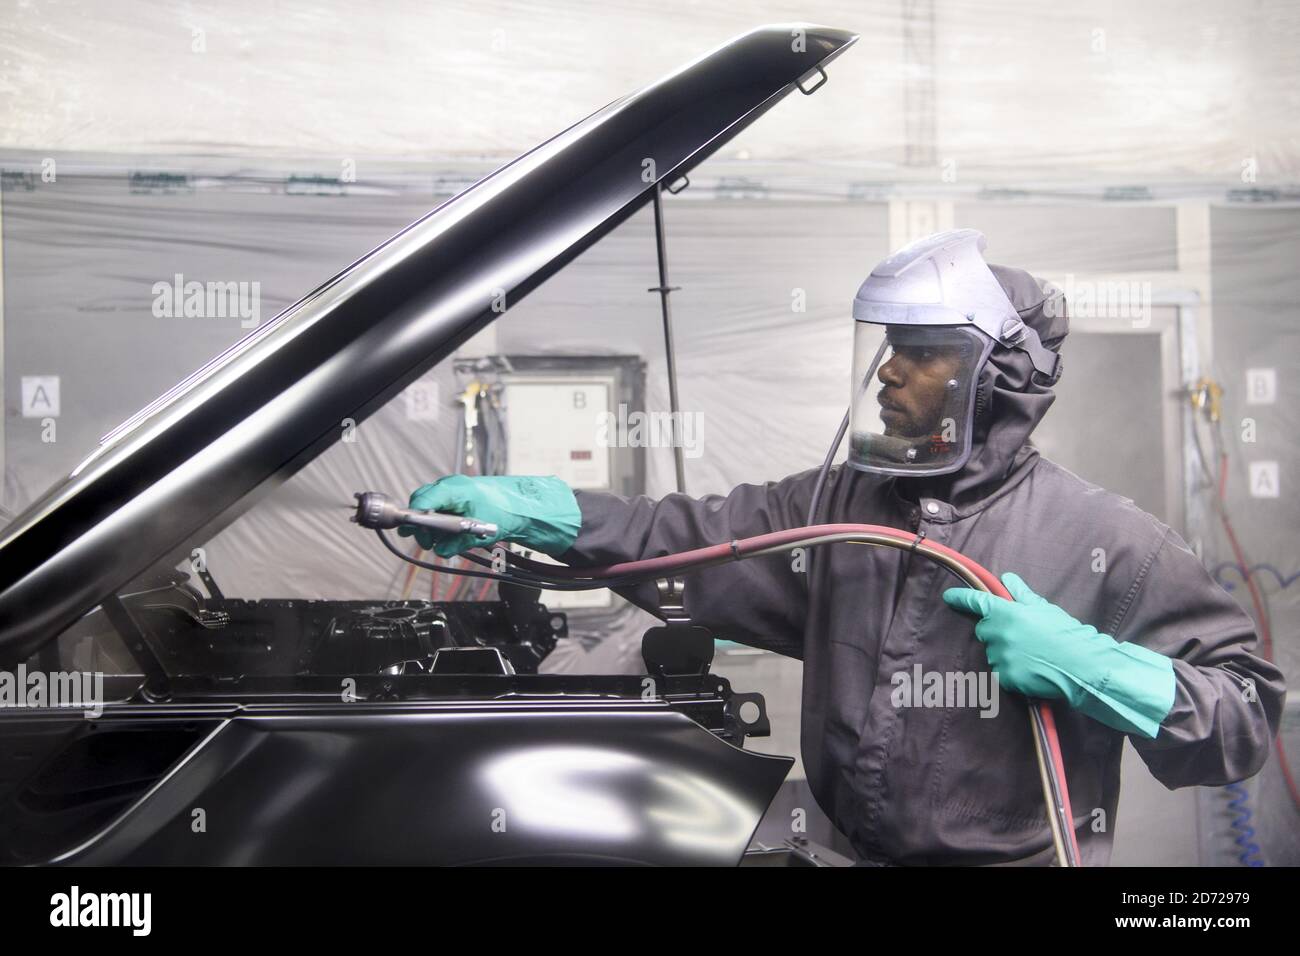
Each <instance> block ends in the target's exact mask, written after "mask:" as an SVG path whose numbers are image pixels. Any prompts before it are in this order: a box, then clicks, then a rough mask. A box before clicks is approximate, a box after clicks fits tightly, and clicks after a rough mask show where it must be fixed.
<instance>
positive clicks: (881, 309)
mask: <svg viewBox="0 0 1300 956" xmlns="http://www.w3.org/2000/svg"><path fill="white" fill-rule="evenodd" d="M985 245H986V243H985V240H984V233H982V232H980V231H979V230H977V229H952V230H949V231H947V232H938V233H935V234H934V235H932V236H926V237H925V238H924V239H918V240H917V241H916V242H913V243H911V244H910V245H907V246H904V247H903V248H902V249H899V250H898V251H897V252H895V253H894V254H893V255H891V256H889V258H887V259H885V260H884V261H882V262H881V263H880V264H879V265H878V266H876V268H874V269H873V270H871V275H869V276H867V278H866V281H865V282H863V283H862V285H861V287H860V288H859V289H858V294H857V295H856V296H855V297H854V299H853V317H854V318H855V319H857V320H858V321H859V322H873V323H877V324H881V325H913V326H915V325H966V326H973V327H974V328H977V329H979V330H980V331H981V332H983V333H984V334H985V335H987V336H988V337H989V338H991V339H993V340H994V341H995V342H997V343H998V344H1000V345H1003V346H1005V347H1006V348H1020V349H1024V350H1025V351H1026V352H1027V353H1029V355H1030V357H1031V358H1032V359H1033V362H1034V366H1035V368H1036V369H1038V371H1039V372H1040V373H1042V374H1043V375H1045V376H1049V377H1054V374H1055V372H1056V369H1057V368H1058V364H1057V361H1056V356H1055V354H1054V353H1052V352H1051V351H1049V350H1048V349H1046V348H1044V347H1043V346H1042V344H1041V343H1040V342H1039V341H1038V336H1037V335H1036V334H1035V333H1034V332H1033V330H1032V329H1030V328H1029V327H1028V326H1026V325H1025V324H1024V322H1023V321H1021V319H1020V316H1019V315H1018V314H1017V312H1016V308H1015V306H1014V305H1012V304H1011V300H1010V299H1008V298H1007V294H1006V292H1005V291H1004V290H1003V288H1002V284H1001V283H999V282H998V280H997V277H996V276H994V275H993V271H992V270H991V269H990V268H989V266H988V263H987V262H985V261H984V247H985Z"/></svg>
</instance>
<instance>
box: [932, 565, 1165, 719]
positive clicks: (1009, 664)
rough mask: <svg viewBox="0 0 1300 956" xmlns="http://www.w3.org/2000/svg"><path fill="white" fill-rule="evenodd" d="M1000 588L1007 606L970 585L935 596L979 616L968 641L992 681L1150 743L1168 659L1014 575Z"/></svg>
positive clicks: (1005, 578)
mask: <svg viewBox="0 0 1300 956" xmlns="http://www.w3.org/2000/svg"><path fill="white" fill-rule="evenodd" d="M1002 583H1003V584H1005V585H1006V586H1007V590H1008V591H1010V592H1011V596H1012V597H1013V598H1015V600H1014V601H1008V600H1006V599H1005V598H1000V597H998V596H997V595H994V594H988V593H986V592H984V591H976V590H974V589H973V588H949V589H948V590H947V591H944V592H943V599H944V602H945V603H946V604H947V605H948V606H949V607H951V608H955V609H956V610H958V611H965V612H967V613H970V614H977V615H979V617H980V620H979V623H977V624H976V625H975V636H976V637H978V638H979V639H980V640H981V641H983V642H984V647H985V650H986V651H987V652H988V658H989V665H990V666H991V667H992V668H993V670H994V671H995V672H996V673H997V675H998V682H999V683H1001V684H1003V685H1005V686H1006V687H1008V688H1010V689H1011V690H1014V691H1019V692H1020V693H1022V694H1025V695H1027V696H1029V697H1042V698H1049V699H1052V698H1064V699H1065V700H1066V701H1068V702H1069V704H1070V706H1071V707H1074V708H1076V709H1077V710H1081V711H1083V713H1085V714H1087V715H1088V716H1089V717H1091V718H1093V719H1094V720H1097V721H1100V722H1101V723H1103V724H1105V725H1106V726H1107V727H1113V728H1114V729H1115V730H1122V731H1124V732H1125V733H1134V734H1141V735H1142V736H1143V737H1148V738H1153V739H1154V738H1155V736H1156V734H1157V733H1159V732H1160V723H1161V721H1163V720H1164V719H1165V717H1167V716H1168V714H1169V711H1170V709H1171V708H1172V707H1173V706H1174V686H1175V680H1174V665H1173V662H1172V661H1171V660H1170V659H1169V658H1168V657H1165V656H1164V655H1163V654H1157V653H1156V652H1155V651H1151V650H1148V649H1147V648H1145V647H1141V646H1139V645H1137V644H1130V643H1123V644H1122V643H1120V642H1119V641H1116V640H1115V639H1114V638H1113V637H1110V636H1109V635H1107V634H1102V633H1100V632H1099V631H1098V630H1097V629H1096V628H1095V627H1092V626H1091V625H1088V624H1081V623H1080V622H1078V621H1076V620H1075V619H1074V618H1072V617H1070V615H1069V614H1067V613H1066V612H1065V611H1063V610H1061V609H1060V608H1059V607H1057V606H1056V605H1055V604H1053V603H1052V602H1051V601H1048V600H1047V599H1046V598H1043V597H1040V596H1039V595H1037V594H1035V593H1034V592H1033V591H1032V590H1030V588H1029V585H1027V584H1026V583H1025V582H1024V581H1022V580H1021V579H1020V577H1019V576H1018V575H1015V574H1004V575H1002Z"/></svg>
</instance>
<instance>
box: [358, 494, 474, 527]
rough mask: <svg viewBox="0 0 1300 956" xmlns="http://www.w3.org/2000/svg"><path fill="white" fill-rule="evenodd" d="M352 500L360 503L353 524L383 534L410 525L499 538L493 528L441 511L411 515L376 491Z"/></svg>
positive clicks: (408, 511)
mask: <svg viewBox="0 0 1300 956" xmlns="http://www.w3.org/2000/svg"><path fill="white" fill-rule="evenodd" d="M353 497H354V498H356V499H357V512H356V514H354V515H353V516H352V519H351V520H353V521H355V522H356V523H357V524H359V525H361V527H363V528H374V529H376V530H382V529H385V528H396V527H398V526H399V525H404V524H409V525H414V526H416V527H418V528H428V529H429V530H430V531H436V532H438V533H439V534H472V535H474V536H475V537H478V538H492V537H495V536H496V534H497V526H496V525H494V524H489V523H487V522H485V521H475V520H474V519H473V518H464V517H461V516H460V515H448V514H442V513H441V512H438V511H412V510H411V509H410V508H403V507H401V506H400V505H398V504H397V503H396V502H394V501H393V499H392V498H390V497H388V495H381V494H380V493H379V492H377V491H365V492H362V491H358V492H357V493H356V494H355V495H353Z"/></svg>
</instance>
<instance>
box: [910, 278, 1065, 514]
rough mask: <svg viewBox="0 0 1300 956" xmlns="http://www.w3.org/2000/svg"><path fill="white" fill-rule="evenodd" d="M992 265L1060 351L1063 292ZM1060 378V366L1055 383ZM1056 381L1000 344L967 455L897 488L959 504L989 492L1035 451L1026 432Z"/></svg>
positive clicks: (1028, 318)
mask: <svg viewBox="0 0 1300 956" xmlns="http://www.w3.org/2000/svg"><path fill="white" fill-rule="evenodd" d="M989 268H990V269H991V270H992V271H993V274H994V275H995V276H996V277H997V280H998V282H999V283H1000V284H1001V286H1002V288H1003V290H1004V291H1005V292H1006V294H1007V298H1009V299H1010V300H1011V304H1012V305H1013V306H1015V309H1016V312H1017V313H1018V314H1019V316H1020V319H1021V321H1023V322H1024V323H1025V324H1026V325H1027V326H1029V327H1030V328H1032V329H1033V330H1034V331H1035V332H1037V333H1038V337H1039V339H1040V340H1041V341H1042V343H1043V345H1045V346H1046V347H1047V348H1049V349H1051V350H1052V351H1053V352H1059V350H1060V347H1061V343H1062V342H1063V341H1064V339H1065V336H1066V335H1067V334H1069V331H1070V320H1069V315H1068V311H1067V308H1066V302H1065V296H1064V294H1063V293H1062V292H1061V290H1060V289H1058V288H1057V287H1056V286H1054V285H1052V284H1051V283H1049V282H1044V281H1042V280H1039V279H1036V278H1034V277H1033V276H1032V275H1030V274H1029V273H1028V272H1025V271H1024V270H1023V269H1013V268H1010V267H1008V266H998V265H992V264H990V265H989ZM1061 365H1064V361H1062V363H1061ZM1059 377H1060V376H1059V367H1058V375H1057V380H1059ZM1054 384H1055V383H1054V382H1053V383H1048V382H1045V381H1044V380H1043V378H1042V376H1041V375H1039V376H1036V375H1035V374H1034V366H1033V362H1032V361H1031V359H1030V357H1029V356H1028V355H1027V354H1026V353H1025V352H1023V351H1021V350H1019V349H1009V348H1005V347H1003V346H1001V345H995V346H994V348H993V352H992V354H991V355H990V356H989V360H988V362H987V363H986V364H985V366H984V370H983V372H982V373H981V374H980V381H979V385H978V387H977V390H976V395H975V421H974V432H973V437H972V448H971V455H970V458H969V459H968V460H967V462H966V464H965V465H964V466H963V467H962V468H961V470H960V471H957V472H954V473H953V474H950V475H941V476H938V477H933V478H908V479H899V480H898V485H897V487H898V490H899V492H900V493H901V494H902V495H903V496H904V497H905V498H908V499H909V500H912V501H915V500H918V499H919V498H920V497H922V496H926V497H931V498H937V499H939V500H941V501H946V502H948V503H949V504H951V505H953V506H954V507H955V508H958V509H961V508H964V507H968V506H970V505H973V504H975V503H976V502H978V501H980V500H981V499H982V498H985V497H987V496H988V495H989V494H990V493H991V492H993V491H994V490H995V489H996V488H997V487H998V486H999V485H1001V484H1002V483H1003V482H1004V481H1006V480H1007V479H1008V478H1009V477H1010V476H1011V475H1012V473H1013V472H1014V471H1015V470H1016V469H1017V468H1018V467H1020V466H1022V465H1024V464H1027V463H1028V461H1029V460H1030V459H1031V458H1032V457H1034V456H1035V455H1037V454H1038V452H1037V451H1036V450H1035V449H1034V448H1033V446H1032V445H1030V444H1029V436H1030V434H1031V433H1032V432H1033V430H1034V429H1035V428H1036V427H1037V426H1038V423H1039V422H1040V421H1042V419H1043V416H1044V415H1046V414H1047V410H1048V409H1049V408H1051V407H1052V402H1054V401H1055V400H1056V393H1055V391H1054V390H1053V385H1054Z"/></svg>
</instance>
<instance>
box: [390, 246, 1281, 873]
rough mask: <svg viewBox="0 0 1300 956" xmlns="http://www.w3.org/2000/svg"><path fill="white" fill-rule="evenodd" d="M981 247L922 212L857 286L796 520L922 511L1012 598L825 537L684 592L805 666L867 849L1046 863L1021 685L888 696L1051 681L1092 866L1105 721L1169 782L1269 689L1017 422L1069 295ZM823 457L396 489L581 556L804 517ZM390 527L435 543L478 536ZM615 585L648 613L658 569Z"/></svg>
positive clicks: (634, 555) (1140, 515)
mask: <svg viewBox="0 0 1300 956" xmlns="http://www.w3.org/2000/svg"><path fill="white" fill-rule="evenodd" d="M983 247H984V240H983V236H982V235H980V234H979V233H977V232H974V231H973V230H956V231H953V232H948V233H940V234H938V235H936V236H931V237H929V238H927V239H924V240H921V241H919V242H917V243H913V244H912V245H911V246H908V247H906V248H905V249H903V250H900V251H899V252H898V253H895V254H894V255H893V256H891V257H889V258H888V259H886V260H885V261H884V262H882V263H881V264H880V265H879V266H877V268H876V269H875V270H873V272H872V274H871V276H870V277H868V279H867V280H866V282H864V283H863V286H862V288H861V289H860V290H859V293H858V296H857V298H856V299H855V302H854V318H855V320H856V327H857V336H856V340H855V360H854V383H855V387H854V399H853V406H852V409H851V413H852V424H851V429H850V450H849V456H848V461H847V463H846V465H847V466H846V467H837V468H834V469H832V470H831V472H830V474H829V477H828V479H827V481H826V483H825V485H824V487H823V490H822V494H821V500H820V503H819V507H818V509H817V514H816V517H815V523H821V522H845V523H859V524H876V525H886V526H891V527H895V528H900V529H906V530H909V531H913V532H917V533H922V532H923V533H924V534H925V536H926V539H927V540H928V541H931V542H938V543H941V544H943V545H946V546H948V547H950V548H953V549H955V550H957V551H959V552H961V553H962V554H965V555H966V556H968V557H970V558H972V559H973V560H975V561H977V562H978V563H979V564H981V565H983V566H984V567H986V568H989V569H991V570H993V571H995V572H1004V571H1006V572H1014V573H1007V574H1004V575H1003V582H1004V583H1005V584H1006V585H1007V587H1008V589H1009V590H1010V591H1011V593H1012V595H1013V597H1014V598H1015V599H1016V600H1015V601H1014V602H1008V601H1005V600H1003V599H1001V598H996V597H993V596H992V595H988V594H985V593H982V592H978V591H975V590H972V589H969V588H955V587H951V584H952V583H953V579H952V578H950V577H948V576H947V575H948V572H947V571H946V570H945V569H944V568H943V567H941V566H939V565H938V564H935V563H933V562H930V561H928V560H926V559H925V558H923V557H920V556H917V555H914V554H910V553H908V552H905V551H898V550H894V549H889V548H872V547H860V546H846V545H827V546H823V547H821V548H818V549H816V554H815V560H813V561H812V562H810V563H809V564H808V565H807V571H805V570H803V564H802V563H799V562H792V561H791V559H790V557H789V556H787V555H771V556H765V557H760V558H754V559H751V560H745V561H738V562H733V563H729V564H725V565H721V566H717V567H713V568H708V569H705V570H701V571H698V572H694V573H691V574H689V575H687V576H686V588H685V607H686V610H687V612H688V613H689V614H690V616H691V619H692V621H693V623H696V624H700V625H704V626H706V627H708V628H710V629H712V630H713V631H714V632H715V634H717V635H718V636H719V637H726V638H729V639H732V640H735V641H739V642H741V643H744V644H749V645H752V646H754V647H759V648H765V649H768V650H771V651H775V652H777V653H780V654H785V655H789V656H791V657H795V658H798V659H800V660H802V661H803V665H804V667H803V732H802V741H801V744H802V746H801V750H802V756H803V762H804V766H805V767H806V769H807V772H808V780H809V783H810V785H811V787H812V790H813V793H814V794H815V796H816V798H817V801H818V803H819V804H820V805H821V807H822V808H823V810H825V812H826V813H827V815H828V816H829V817H830V818H831V819H832V820H833V821H834V823H835V824H836V825H837V826H838V827H839V828H840V830H841V831H842V832H843V833H844V834H845V835H846V836H847V837H848V838H849V839H850V841H851V842H852V844H853V846H854V848H855V849H856V851H857V852H858V854H859V855H860V856H861V857H862V858H863V859H864V860H865V861H869V862H877V863H897V864H954V863H955V864H990V863H1010V862H1024V863H1049V862H1051V860H1052V858H1053V847H1052V841H1051V836H1050V833H1049V829H1048V827H1047V825H1046V823H1045V822H1044V811H1043V806H1042V801H1043V793H1042V790H1041V786H1040V777H1039V769H1038V766H1037V762H1036V757H1035V753H1034V750H1033V747H1032V743H1031V736H1030V730H1029V728H1028V726H1027V721H1026V718H1025V713H1024V711H1025V706H1026V704H1025V702H1024V700H1023V699H1022V698H1020V697H1016V696H1013V695H1003V697H1002V699H1001V701H1000V706H999V707H998V708H997V709H996V712H995V713H990V710H991V709H990V708H981V707H979V706H970V705H968V706H921V707H917V706H906V704H907V701H906V700H901V701H900V695H899V694H896V693H894V692H895V690H896V688H897V687H898V686H899V680H900V678H899V675H904V674H906V675H912V674H915V673H916V668H917V666H918V665H919V667H920V672H921V673H922V674H930V673H938V674H942V675H951V674H968V673H971V672H975V673H977V674H978V673H980V672H985V673H984V676H985V677H987V676H988V675H987V672H988V671H990V670H992V671H993V672H995V673H996V674H997V676H998V679H999V682H1000V685H1001V687H1002V688H1003V689H1004V690H1011V691H1017V692H1019V693H1021V694H1025V695H1028V696H1032V697H1037V698H1046V699H1050V700H1053V701H1057V702H1058V703H1057V705H1056V706H1055V707H1054V711H1055V717H1056V722H1057V726H1058V728H1059V733H1060V739H1061V748H1062V752H1063V756H1064V764H1065V767H1066V769H1067V771H1068V782H1069V787H1070V796H1071V803H1072V809H1073V812H1074V824H1075V830H1076V834H1077V837H1078V842H1079V846H1080V850H1081V854H1082V862H1083V863H1084V864H1085V865H1098V864H1104V863H1106V862H1107V860H1108V859H1109V856H1110V848H1111V843H1112V839H1113V833H1114V827H1115V822H1116V821H1115V808H1116V803H1117V801H1118V798H1119V782H1120V757H1121V753H1122V750H1123V744H1124V739H1125V737H1126V736H1127V737H1128V739H1129V740H1131V741H1132V743H1133V745H1134V747H1135V748H1136V750H1137V752H1138V754H1140V755H1141V757H1142V759H1143V760H1144V761H1145V762H1146V764H1147V767H1148V768H1149V769H1150V770H1151V773H1152V774H1154V776H1155V777H1156V778H1157V779H1158V780H1160V781H1161V782H1162V783H1163V784H1164V785H1165V786H1167V787H1170V788H1174V787H1185V786H1192V785H1223V784H1228V783H1232V782H1234V781H1239V780H1242V779H1244V778H1247V777H1249V776H1251V775H1253V774H1255V773H1256V772H1258V771H1259V769H1260V767H1261V766H1262V765H1263V764H1264V761H1265V759H1266V758H1267V756H1268V752H1269V748H1270V744H1271V742H1272V740H1273V737H1274V735H1275V734H1276V731H1277V727H1278V721H1279V719H1280V714H1281V711H1282V705H1283V701H1284V697H1285V689H1284V686H1283V682H1282V677H1281V674H1280V672H1279V671H1278V670H1277V669H1276V668H1275V667H1274V666H1272V665H1271V664H1270V663H1268V662H1266V661H1264V660H1262V659H1261V658H1259V657H1257V656H1255V655H1254V654H1252V653H1251V649H1252V648H1253V646H1254V643H1255V633H1254V627H1253V624H1252V622H1251V619H1250V618H1249V617H1248V616H1247V615H1246V614H1245V613H1244V612H1243V611H1242V609H1241V608H1240V607H1239V606H1238V605H1237V604H1236V602H1235V601H1234V600H1233V599H1232V598H1231V597H1230V596H1229V595H1228V594H1227V593H1226V592H1224V590H1223V589H1222V588H1220V587H1219V586H1218V585H1217V584H1216V583H1215V582H1214V581H1213V580H1212V579H1211V577H1210V576H1209V574H1208V573H1207V572H1206V570H1205V569H1204V567H1203V566H1202V565H1201V563H1200V561H1199V560H1198V559H1197V558H1196V556H1195V555H1194V554H1193V553H1192V552H1191V550H1190V549H1189V548H1188V547H1187V545H1186V544H1185V543H1184V542H1183V541H1182V539H1181V538H1180V537H1179V536H1178V535H1177V534H1176V533H1174V532H1173V531H1172V530H1171V529H1170V528H1168V527H1167V526H1166V525H1164V524H1162V523H1161V522H1159V521H1157V520H1156V519H1155V518H1153V517H1152V516H1150V515H1148V514H1146V513H1145V512H1143V511H1142V510H1140V509H1139V508H1137V507H1136V506H1135V505H1134V504H1133V502H1132V501H1130V500H1128V499H1126V498H1121V497H1119V496H1118V495H1114V494H1111V493H1109V492H1107V491H1105V490H1104V489H1102V488H1099V487H1097V486H1095V485H1091V484H1089V483H1088V482H1086V481H1084V480H1083V479H1081V478H1079V477H1077V476H1076V475H1074V474H1072V473H1070V472H1069V471H1066V470H1065V469H1064V468H1061V467H1060V466H1059V465H1056V464H1054V463H1052V462H1051V461H1048V460H1047V459H1046V458H1043V457H1042V456H1041V455H1040V454H1039V453H1038V451H1037V450H1036V449H1035V448H1034V446H1033V445H1031V444H1030V443H1029V435H1030V433H1031V432H1032V431H1033V429H1034V427H1035V426H1036V425H1037V424H1038V422H1039V421H1040V420H1041V419H1042V417H1043V416H1044V415H1045V414H1046V412H1047V410H1048V408H1049V407H1051V404H1052V401H1053V399H1054V397H1055V396H1054V394H1053V391H1052V385H1054V384H1055V382H1056V381H1057V380H1058V378H1059V376H1060V373H1061V365H1060V359H1059V356H1058V354H1057V353H1058V351H1059V349H1060V346H1061V343H1062V341H1063V340H1064V339H1065V336H1066V333H1067V331H1068V320H1067V317H1066V310H1065V307H1064V302H1063V300H1062V297H1061V295H1060V292H1059V291H1058V290H1056V289H1055V288H1054V287H1051V286H1050V285H1045V284H1043V283H1040V282H1039V281H1038V280H1036V279H1035V278H1034V277H1032V276H1031V275H1029V274H1028V273H1026V272H1023V271H1021V270H1018V269H1010V268H1005V267H1001V266H989V265H987V264H986V263H985V262H984V259H983V256H982V250H983ZM882 342H883V344H882ZM886 351H888V352H889V356H888V358H887V359H885V355H884V353H885V352H886ZM882 359H885V360H884V361H883V362H882ZM877 386H880V387H879V390H878V391H877ZM818 475H819V472H818V469H812V470H810V471H806V472H803V473H801V474H797V475H793V476H791V477H788V478H785V479H784V480H782V481H777V482H768V483H767V484H762V485H757V484H746V485H741V486H739V487H737V488H736V489H734V490H733V491H732V492H731V493H730V494H728V495H726V496H718V495H709V496H705V497H703V498H699V499H694V498H690V497H688V496H686V495H681V494H670V495H667V496H666V497H664V498H662V499H660V500H658V501H653V500H651V499H649V498H646V497H639V498H635V499H632V500H628V499H624V498H622V497H619V496H616V495H612V494H603V493H591V492H582V491H579V492H576V493H574V492H572V491H570V490H569V488H568V487H567V486H566V485H564V484H563V483H562V482H560V481H559V480H558V479H556V478H553V477H526V478H520V477H489V478H467V477H465V476H459V475H457V476H452V477H449V478H445V479H442V480H441V481H438V482H435V483H433V484H430V485H425V486H423V487H421V488H419V489H417V491H415V492H414V493H413V494H412V495H411V500H410V504H411V507H412V508H417V509H421V510H438V511H450V512H455V513H460V514H469V515H473V516H474V517H476V518H478V519H480V520H484V521H492V522H496V523H497V524H498V525H499V526H500V535H499V538H498V539H497V540H508V541H516V542H520V543H522V544H524V545H526V546H528V547H531V548H535V549H537V550H540V551H542V552H544V553H547V554H550V555H552V556H554V557H556V558H559V559H560V560H561V561H563V562H565V563H567V564H570V565H574V566H597V565H605V564H612V563H616V562H623V561H631V560H637V559H642V558H648V557H657V556H662V555H665V554H671V553H675V552H679V551H685V550H689V549H694V548H699V547H703V546H705V545H709V544H717V543H720V542H728V541H731V540H733V539H739V538H746V537H750V536H753V535H759V534H763V533H766V532H770V531H774V530H780V529H786V528H797V527H802V526H804V525H807V524H809V523H810V520H809V518H810V506H811V504H812V500H813V497H814V493H815V488H816V486H817V484H818ZM402 533H403V534H416V536H417V538H419V539H420V541H421V544H423V545H424V546H425V547H426V548H427V547H433V548H434V549H435V550H436V551H437V552H438V554H440V555H442V556H444V557H446V556H450V555H453V554H458V553H460V552H462V551H464V550H466V549H468V548H469V547H472V546H475V545H482V544H483V543H484V542H482V541H477V540H475V539H472V538H470V537H468V536H457V537H450V538H437V537H435V536H433V535H431V534H430V533H429V532H427V531H424V530H422V529H421V530H418V531H417V530H416V529H414V528H410V527H407V528H404V529H402ZM622 593H624V594H625V595H626V596H627V597H628V598H629V599H630V600H633V601H634V602H635V603H637V604H639V605H641V606H642V607H645V608H646V609H648V610H651V611H654V610H656V608H657V603H656V593H655V588H654V586H653V585H645V586H640V587H637V588H632V589H627V590H626V591H624V592H622ZM903 696H904V697H905V696H906V695H903ZM969 703H971V702H968V704H969Z"/></svg>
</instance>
